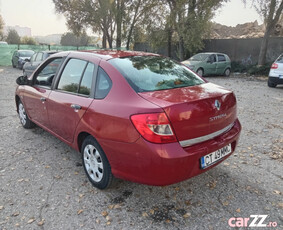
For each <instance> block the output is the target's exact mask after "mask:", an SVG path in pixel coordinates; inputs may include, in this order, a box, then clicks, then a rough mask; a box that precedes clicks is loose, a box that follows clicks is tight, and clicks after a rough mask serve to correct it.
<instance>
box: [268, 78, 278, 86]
mask: <svg viewBox="0 0 283 230" xmlns="http://www.w3.org/2000/svg"><path fill="white" fill-rule="evenodd" d="M267 85H268V86H269V87H271V88H275V87H276V86H277V84H275V83H273V82H272V81H270V80H269V79H268V82H267Z"/></svg>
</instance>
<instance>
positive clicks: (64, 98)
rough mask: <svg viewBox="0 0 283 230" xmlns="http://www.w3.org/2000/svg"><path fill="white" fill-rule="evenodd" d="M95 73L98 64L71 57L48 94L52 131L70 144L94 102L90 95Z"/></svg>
mask: <svg viewBox="0 0 283 230" xmlns="http://www.w3.org/2000/svg"><path fill="white" fill-rule="evenodd" d="M96 71H97V65H95V64H93V63H91V62H88V61H86V60H82V59H77V58H70V59H69V60H68V61H67V64H66V65H65V67H64V70H63V71H62V73H61V76H60V78H59V79H58V82H57V83H56V86H55V89H54V90H53V91H52V92H51V93H50V95H49V109H48V116H49V120H50V124H51V130H52V131H53V132H55V133H56V134H57V135H59V136H60V137H61V138H63V139H65V140H66V141H68V142H72V141H73V138H74V133H75V130H76V127H77V125H78V123H79V121H80V120H81V118H82V116H83V115H84V113H85V112H86V110H87V109H88V107H89V106H90V104H91V102H92V101H93V98H92V97H91V92H92V89H93V86H92V85H93V84H94V78H95V74H96Z"/></svg>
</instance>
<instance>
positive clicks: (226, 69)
mask: <svg viewBox="0 0 283 230" xmlns="http://www.w3.org/2000/svg"><path fill="white" fill-rule="evenodd" d="M182 63H183V64H184V65H186V66H187V67H189V68H190V69H191V70H193V71H194V72H196V73H197V74H198V75H199V76H207V75H224V76H227V77H228V76H229V75H230V73H231V60H230V58H229V57H228V55H227V54H222V53H198V54H196V55H194V56H192V57H191V58H189V59H188V60H185V61H183V62H182Z"/></svg>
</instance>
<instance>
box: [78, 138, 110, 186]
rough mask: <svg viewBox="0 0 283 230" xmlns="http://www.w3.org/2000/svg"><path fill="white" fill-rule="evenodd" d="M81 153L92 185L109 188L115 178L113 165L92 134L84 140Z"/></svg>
mask: <svg viewBox="0 0 283 230" xmlns="http://www.w3.org/2000/svg"><path fill="white" fill-rule="evenodd" d="M81 154H82V164H83V167H84V170H85V173H86V175H87V177H88V179H89V181H90V182H91V183H92V185H93V186H94V187H96V188H98V189H101V190H102V189H107V188H109V187H110V185H111V182H112V179H113V175H112V172H111V166H110V164H109V161H108V159H107V157H106V155H105V153H104V151H103V149H102V148H101V146H100V145H99V144H98V142H97V141H96V140H95V139H94V138H93V137H92V136H88V137H87V138H86V139H85V140H84V141H83V144H82V148H81Z"/></svg>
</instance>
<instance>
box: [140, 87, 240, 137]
mask: <svg viewBox="0 0 283 230" xmlns="http://www.w3.org/2000/svg"><path fill="white" fill-rule="evenodd" d="M139 95H140V96H141V97H143V98H144V99H146V100H148V101H150V102H152V103H154V104H156V105H158V106H160V107H162V108H163V109H164V111H165V112H166V114H167V116H168V118H169V120H170V122H171V124H172V127H173V130H174V132H175V134H176V136H177V138H178V140H179V141H180V142H182V141H185V140H190V139H195V138H200V137H203V136H209V135H211V134H216V135H217V134H218V135H220V134H221V131H223V132H225V130H226V129H227V128H228V127H231V124H233V122H234V121H235V120H236V116H237V114H236V98H235V96H234V94H233V92H232V91H229V90H226V89H224V88H222V87H220V86H217V85H215V84H212V83H204V84H201V85H197V86H191V87H184V88H176V89H170V90H162V91H154V92H142V93H139ZM219 133H220V134H219Z"/></svg>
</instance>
